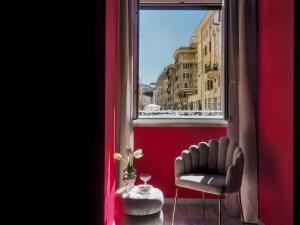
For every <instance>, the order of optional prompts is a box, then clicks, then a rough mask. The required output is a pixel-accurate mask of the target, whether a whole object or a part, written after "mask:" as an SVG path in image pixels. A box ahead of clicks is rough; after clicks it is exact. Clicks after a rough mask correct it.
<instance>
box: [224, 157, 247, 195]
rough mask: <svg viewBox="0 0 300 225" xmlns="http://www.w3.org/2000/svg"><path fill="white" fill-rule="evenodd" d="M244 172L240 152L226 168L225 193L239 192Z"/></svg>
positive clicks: (242, 158)
mask: <svg viewBox="0 0 300 225" xmlns="http://www.w3.org/2000/svg"><path fill="white" fill-rule="evenodd" d="M243 170H244V155H243V153H242V152H241V151H240V152H238V153H237V157H236V158H234V161H233V163H232V164H231V165H230V166H229V167H228V170H227V173H226V181H225V186H226V193H234V192H239V191H240V188H241V183H242V178H243Z"/></svg>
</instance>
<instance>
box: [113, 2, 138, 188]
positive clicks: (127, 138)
mask: <svg viewBox="0 0 300 225" xmlns="http://www.w3.org/2000/svg"><path fill="white" fill-rule="evenodd" d="M137 7H138V4H137V0H120V1H119V12H120V13H119V15H120V17H119V67H118V68H119V77H118V78H119V79H118V81H117V82H116V87H117V88H118V108H117V110H118V118H117V122H118V132H117V133H118V135H117V144H118V148H119V152H120V153H121V154H122V155H123V156H125V155H126V154H125V149H126V147H127V146H129V147H131V148H133V127H132V118H133V114H134V109H133V105H134V104H133V99H134V90H135V87H134V79H135V78H134V72H135V65H136V56H137V54H136V51H137V40H136V38H137V36H136V34H137V32H136V31H137V9H138V8H137ZM125 167H126V165H125V164H124V163H123V162H122V161H121V163H120V167H119V186H123V185H124V184H123V182H122V171H123V170H124V169H125Z"/></svg>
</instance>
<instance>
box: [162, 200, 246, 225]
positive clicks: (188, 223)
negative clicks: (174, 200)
mask: <svg viewBox="0 0 300 225" xmlns="http://www.w3.org/2000/svg"><path fill="white" fill-rule="evenodd" d="M202 210H203V208H202V205H201V204H178V205H177V207H176V214H175V224H176V225H198V224H201V225H202V224H203V225H217V224H218V202H217V201H215V202H209V203H206V205H205V219H204V218H203V214H202V212H203V211H202ZM172 213H173V204H165V205H164V207H163V225H171V224H172ZM222 224H223V225H241V224H243V223H241V222H240V220H239V218H235V217H230V216H227V215H226V214H225V211H224V210H223V213H222Z"/></svg>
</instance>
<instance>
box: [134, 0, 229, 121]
mask: <svg viewBox="0 0 300 225" xmlns="http://www.w3.org/2000/svg"><path fill="white" fill-rule="evenodd" d="M226 2H227V0H223V1H222V3H220V4H219V3H184V2H181V3H145V2H143V3H140V2H139V1H138V6H137V20H138V21H137V23H136V24H137V26H138V27H137V29H136V31H137V33H136V34H135V35H136V36H137V52H136V54H137V56H136V58H137V60H136V62H137V65H135V68H136V72H135V78H134V79H135V82H134V86H135V87H134V88H135V89H136V91H135V95H134V104H135V107H134V113H133V115H134V116H133V126H134V127H144V126H150V127H152V126H155V127H156V126H162V127H174V126H175V127H177V126H179V127H181V126H184V127H186V126H188V127H207V126H208V127H210V126H213V127H215V126H216V127H226V126H227V123H228V120H229V116H228V83H229V81H228V60H227V59H228V32H227V31H228V19H227V12H228V9H227V4H226ZM197 9H198V10H220V11H221V12H222V14H224V15H223V16H221V17H222V24H223V28H222V29H223V30H222V32H223V34H222V38H221V41H222V45H221V46H222V47H221V51H222V52H223V54H222V56H221V63H223V66H222V71H221V73H222V76H221V78H220V86H221V91H222V92H223V93H222V96H221V98H222V99H223V106H222V111H223V118H222V119H211V118H203V119H198V118H193V119H191V118H167V119H166V118H138V114H139V106H138V104H139V101H138V99H139V91H137V90H139V60H138V59H139V26H140V18H139V16H140V15H139V14H140V10H197ZM223 35H224V36H223ZM222 83H223V84H224V85H223V87H222V85H221V84H222ZM177 85H178V84H177ZM205 100H206V99H205Z"/></svg>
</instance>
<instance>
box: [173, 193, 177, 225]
mask: <svg viewBox="0 0 300 225" xmlns="http://www.w3.org/2000/svg"><path fill="white" fill-rule="evenodd" d="M177 192H178V187H176V193H175V200H174V208H173V217H172V225H174V219H175V211H176V204H177Z"/></svg>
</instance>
